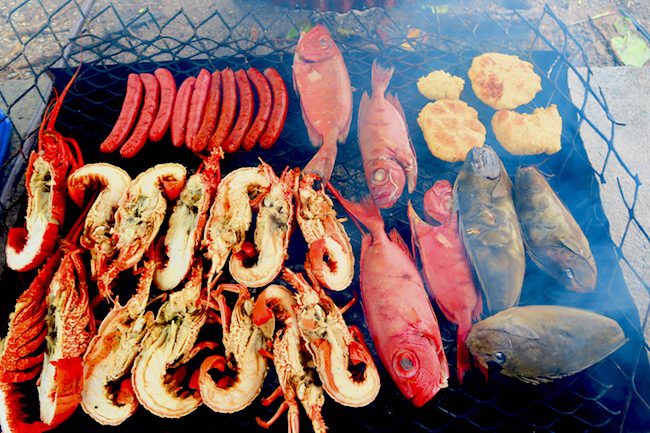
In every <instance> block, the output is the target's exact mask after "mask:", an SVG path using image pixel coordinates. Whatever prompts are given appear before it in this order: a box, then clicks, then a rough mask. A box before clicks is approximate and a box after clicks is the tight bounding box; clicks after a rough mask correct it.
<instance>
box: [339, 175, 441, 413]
mask: <svg viewBox="0 0 650 433" xmlns="http://www.w3.org/2000/svg"><path fill="white" fill-rule="evenodd" d="M330 190H331V191H332V193H333V194H334V195H335V196H336V197H337V198H338V200H339V201H340V202H341V204H342V205H343V207H344V208H345V210H346V211H347V212H348V213H349V214H350V215H351V216H352V217H353V218H355V219H357V220H359V221H360V222H361V223H362V224H363V225H364V226H366V227H367V228H368V230H370V234H364V236H363V242H362V246H361V264H360V268H361V271H360V278H361V301H362V304H363V311H364V313H365V317H366V322H367V323H368V328H369V330H370V335H371V336H372V339H373V342H374V344H375V348H376V349H377V353H378V354H379V357H380V358H381V361H382V363H383V364H384V367H386V370H388V373H389V374H390V376H391V378H392V379H393V382H394V383H395V384H396V385H397V388H398V389H399V390H400V391H401V392H402V394H403V395H404V396H405V397H406V398H407V399H409V400H410V401H411V403H413V405H415V406H416V407H420V406H422V405H424V404H425V403H426V402H428V401H429V400H431V399H432V398H433V396H434V395H436V393H437V392H438V391H439V390H440V389H441V388H445V387H447V379H448V378H449V366H448V365H447V358H446V356H445V352H444V350H443V346H442V338H441V336H440V329H439V327H438V321H437V319H436V315H435V313H434V311H433V308H432V306H431V303H430V302H429V297H428V295H427V292H426V290H425V289H424V284H423V283H422V278H420V274H419V273H418V270H417V268H416V267H415V262H414V261H413V257H412V256H411V253H410V251H409V249H408V247H407V246H406V244H405V243H404V240H403V239H402V238H401V237H400V235H399V234H398V233H397V231H396V230H394V229H393V230H391V232H390V235H387V234H386V231H385V230H384V221H383V220H382V217H381V214H380V213H379V208H377V205H376V204H375V203H373V202H372V201H371V200H370V199H368V198H366V199H365V200H364V201H362V202H361V203H355V202H351V201H348V200H346V199H344V198H343V197H341V195H340V194H339V193H338V192H337V191H336V190H334V188H332V187H331V185H330Z"/></svg>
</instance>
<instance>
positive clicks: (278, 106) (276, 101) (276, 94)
mask: <svg viewBox="0 0 650 433" xmlns="http://www.w3.org/2000/svg"><path fill="white" fill-rule="evenodd" d="M264 75H265V76H266V78H268V80H269V83H271V89H272V90H273V109H272V110H271V118H270V119H269V123H268V125H267V126H266V130H264V133H263V134H262V136H261V137H260V140H259V143H260V147H262V148H263V149H268V148H270V147H271V146H273V144H274V143H275V142H276V141H277V140H278V138H279V137H280V133H281V132H282V128H284V121H285V120H286V119H287V110H289V94H288V93H287V86H285V84H284V80H283V79H282V77H281V76H280V74H278V71H276V70H275V69H273V68H267V69H266V70H265V71H264Z"/></svg>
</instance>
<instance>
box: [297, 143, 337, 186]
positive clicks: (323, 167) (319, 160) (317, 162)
mask: <svg viewBox="0 0 650 433" xmlns="http://www.w3.org/2000/svg"><path fill="white" fill-rule="evenodd" d="M337 150H338V145H337V144H336V135H334V134H330V136H329V137H326V138H325V142H324V143H323V145H322V146H321V147H320V149H318V151H317V152H316V155H314V156H313V158H312V159H311V161H309V162H308V163H307V166H306V167H305V169H304V170H303V171H304V172H305V173H313V174H315V175H317V176H319V177H320V179H321V182H322V183H323V185H327V184H328V183H329V181H330V177H331V176H332V171H333V170H334V163H335V162H336V152H337Z"/></svg>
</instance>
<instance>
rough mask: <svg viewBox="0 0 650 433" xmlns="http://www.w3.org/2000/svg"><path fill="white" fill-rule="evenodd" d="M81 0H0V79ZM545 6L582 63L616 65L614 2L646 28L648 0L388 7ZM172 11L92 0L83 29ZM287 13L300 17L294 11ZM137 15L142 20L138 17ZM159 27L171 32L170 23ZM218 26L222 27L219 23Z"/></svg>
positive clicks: (49, 56) (193, 15) (110, 28)
mask: <svg viewBox="0 0 650 433" xmlns="http://www.w3.org/2000/svg"><path fill="white" fill-rule="evenodd" d="M399 3H400V2H398V4H399ZM84 4H85V3H84V2H83V1H81V0H41V1H35V0H34V1H24V0H5V1H3V2H1V3H0V16H2V17H6V18H7V19H6V20H5V19H3V20H1V21H0V79H7V78H9V79H10V78H29V77H30V75H32V74H33V73H34V71H40V70H42V69H43V68H45V67H47V66H48V65H49V64H50V63H52V61H54V60H56V59H57V58H58V57H59V56H60V54H61V51H62V47H63V46H64V45H65V42H66V37H67V33H68V31H69V29H70V28H71V27H72V26H73V25H74V24H75V23H76V22H77V21H78V20H79V18H80V16H81V10H82V7H83V5H84ZM545 5H547V6H548V7H550V8H551V9H552V10H553V11H554V13H555V14H556V15H557V16H558V17H560V19H562V21H563V22H564V23H565V24H566V25H567V27H568V29H569V30H570V31H571V32H572V34H573V35H574V36H575V37H576V39H578V41H579V42H580V43H581V44H582V45H583V47H584V49H585V51H586V52H587V54H588V57H589V58H588V62H589V63H590V64H591V65H595V66H604V65H614V64H617V59H616V58H615V56H614V55H613V54H612V52H611V50H610V49H609V46H608V40H609V39H610V38H611V37H612V36H614V35H615V34H616V32H615V30H614V23H615V22H616V20H617V19H620V18H621V11H620V10H619V8H623V9H624V10H626V11H628V12H629V14H630V15H631V16H633V17H634V18H635V19H636V20H637V21H638V23H639V24H640V25H642V26H643V27H645V28H646V29H650V2H648V1H646V0H618V1H614V0H550V1H548V2H544V1H541V0H498V1H487V0H464V1H449V0H421V1H418V2H410V3H408V4H406V5H405V6H404V7H400V6H398V7H396V8H394V9H393V10H392V11H391V14H392V15H394V16H395V17H396V18H397V19H398V20H399V21H400V22H405V23H408V22H409V19H411V18H416V16H419V15H421V14H424V13H432V12H431V11H436V12H437V13H439V14H440V15H441V16H442V15H445V16H468V17H472V16H480V15H481V14H482V13H483V12H488V13H490V14H492V15H495V16H499V15H502V14H509V13H512V10H513V9H517V10H518V12H519V13H521V14H522V15H523V16H524V17H526V18H529V19H531V20H535V19H538V18H539V17H540V16H541V15H542V13H543V10H544V7H545ZM414 6H415V7H414ZM418 6H419V7H418ZM182 8H183V11H184V13H185V14H186V16H187V18H188V19H190V20H191V21H194V22H195V23H200V22H201V20H202V19H203V17H204V16H206V13H207V14H209V12H210V11H211V10H218V11H219V12H220V13H221V14H223V16H224V17H226V18H228V17H232V18H233V19H234V20H235V21H236V19H237V17H238V16H242V14H245V13H246V11H247V10H254V11H255V12H256V14H257V15H258V16H266V15H269V14H271V15H272V14H278V13H280V14H284V13H288V12H287V9H280V8H278V7H275V6H273V5H272V2H271V1H270V0H255V1H246V2H243V1H234V0H214V1H213V2H212V3H211V6H210V7H206V4H205V2H204V1H201V0H186V1H184V2H183V6H182ZM261 8H268V14H267V13H266V11H264V12H263V13H260V10H261ZM179 10H180V7H179V2H177V1H172V0H163V1H142V2H140V1H133V0H125V1H119V2H110V1H107V0H97V1H95V4H94V7H93V8H92V12H91V14H90V16H89V19H88V21H89V24H88V25H87V27H86V28H85V31H86V32H90V33H91V34H93V35H100V36H101V35H106V36H112V35H115V33H116V32H117V33H118V34H119V32H122V31H123V26H122V24H121V23H120V19H121V20H123V22H124V23H128V22H129V21H130V20H131V19H133V17H137V16H142V15H149V17H150V18H151V20H150V21H155V22H158V23H164V22H166V21H167V20H169V19H170V18H173V17H174V16H175V15H176V14H178V12H179ZM290 13H292V14H295V16H296V17H300V11H291V12H290ZM118 15H119V19H118V18H117V17H118ZM145 18H146V17H145ZM297 19H299V18H297ZM138 22H145V23H146V19H145V20H144V21H142V20H140V21H138ZM183 24H186V23H183ZM217 24H220V23H217ZM165 30H167V31H170V32H173V26H172V27H169V28H167V29H165ZM221 31H228V30H227V28H226V27H223V29H222V30H221Z"/></svg>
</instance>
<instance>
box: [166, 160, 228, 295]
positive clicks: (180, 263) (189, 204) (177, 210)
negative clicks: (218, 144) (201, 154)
mask: <svg viewBox="0 0 650 433" xmlns="http://www.w3.org/2000/svg"><path fill="white" fill-rule="evenodd" d="M222 156H223V152H222V151H221V149H219V148H217V149H216V151H214V152H213V153H212V154H210V156H208V157H207V158H206V159H205V161H204V162H203V164H202V166H201V167H199V169H198V171H197V172H196V173H195V174H193V175H192V176H190V177H189V179H188V180H187V182H186V183H185V187H184V188H183V191H181V194H180V196H179V197H178V200H177V201H176V204H175V205H174V210H173V211H172V214H171V216H170V217H169V223H168V228H167V233H166V234H165V241H164V244H165V248H166V256H167V257H168V260H167V263H165V264H161V266H160V267H159V268H158V269H156V274H155V275H154V283H155V284H156V287H158V288H159V289H160V290H170V289H173V288H174V287H176V286H178V285H179V284H180V282H181V281H182V280H183V278H185V276H186V275H187V273H188V272H189V270H190V264H191V263H192V258H193V257H194V254H195V252H196V250H197V249H198V247H199V246H200V244H201V240H202V239H203V229H204V227H205V222H206V220H207V217H208V210H209V208H210V205H211V204H212V200H213V198H214V195H215V194H216V191H217V186H218V185H219V181H220V179H221V168H220V160H221V158H222Z"/></svg>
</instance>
